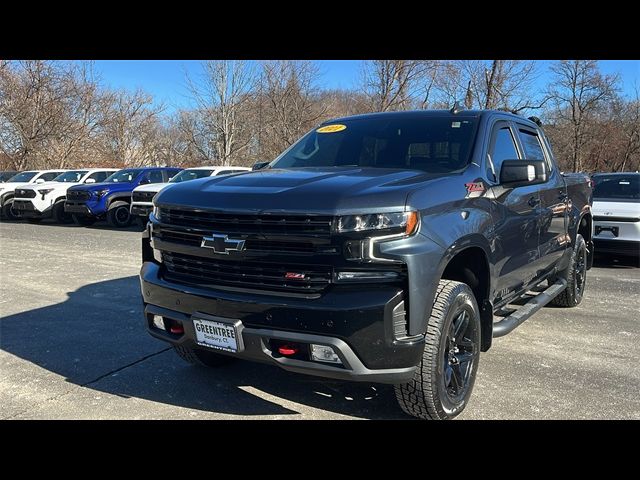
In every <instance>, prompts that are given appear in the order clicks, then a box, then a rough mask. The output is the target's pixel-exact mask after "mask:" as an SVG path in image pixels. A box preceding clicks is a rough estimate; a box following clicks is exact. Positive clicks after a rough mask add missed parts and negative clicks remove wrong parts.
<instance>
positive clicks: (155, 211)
mask: <svg viewBox="0 0 640 480" xmlns="http://www.w3.org/2000/svg"><path fill="white" fill-rule="evenodd" d="M151 215H153V216H154V217H155V218H156V220H160V209H159V208H158V207H156V206H155V205H154V206H153V210H151Z"/></svg>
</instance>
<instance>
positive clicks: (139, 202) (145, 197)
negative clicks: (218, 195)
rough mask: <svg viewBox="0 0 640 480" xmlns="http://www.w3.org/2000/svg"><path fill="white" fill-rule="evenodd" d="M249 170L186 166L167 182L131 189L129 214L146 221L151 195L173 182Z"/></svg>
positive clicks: (244, 168) (151, 199) (151, 207)
mask: <svg viewBox="0 0 640 480" xmlns="http://www.w3.org/2000/svg"><path fill="white" fill-rule="evenodd" d="M248 170H251V169H250V168H246V167H194V168H187V169H185V170H183V171H181V172H180V173H178V174H177V175H176V176H175V177H173V178H172V179H171V180H169V182H167V183H152V184H151V185H140V186H139V187H136V188H134V189H133V193H132V194H131V215H132V216H134V217H137V218H140V219H141V220H142V221H143V222H145V223H146V221H147V219H148V218H149V214H150V213H151V210H152V209H153V197H155V195H156V193H158V192H159V191H160V190H162V189H163V188H164V187H167V186H169V185H172V184H174V183H181V182H186V181H189V180H196V179H198V178H202V177H214V176H216V175H229V174H231V173H239V172H245V171H248Z"/></svg>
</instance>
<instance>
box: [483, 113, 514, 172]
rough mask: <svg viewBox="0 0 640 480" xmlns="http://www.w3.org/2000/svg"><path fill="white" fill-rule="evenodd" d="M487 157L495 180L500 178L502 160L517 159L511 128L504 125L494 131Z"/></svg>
mask: <svg viewBox="0 0 640 480" xmlns="http://www.w3.org/2000/svg"><path fill="white" fill-rule="evenodd" d="M489 158H490V159H491V164H492V165H493V171H494V173H495V180H498V179H499V178H500V168H502V162H504V161H505V160H517V159H518V158H519V156H518V150H516V144H515V142H514V141H513V135H511V129H510V128H509V127H507V126H504V127H502V128H500V129H499V130H498V131H496V133H495V139H494V141H493V145H492V147H491V150H490V151H489Z"/></svg>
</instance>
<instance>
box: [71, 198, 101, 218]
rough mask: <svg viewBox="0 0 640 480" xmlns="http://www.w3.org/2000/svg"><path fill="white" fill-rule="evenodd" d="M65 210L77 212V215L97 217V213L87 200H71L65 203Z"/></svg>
mask: <svg viewBox="0 0 640 480" xmlns="http://www.w3.org/2000/svg"><path fill="white" fill-rule="evenodd" d="M64 211H65V212H66V213H75V214H76V215H85V216H88V217H95V216H97V214H95V213H94V212H93V210H92V209H91V208H90V206H89V205H88V204H87V203H85V202H70V201H68V200H67V201H66V202H65V203H64Z"/></svg>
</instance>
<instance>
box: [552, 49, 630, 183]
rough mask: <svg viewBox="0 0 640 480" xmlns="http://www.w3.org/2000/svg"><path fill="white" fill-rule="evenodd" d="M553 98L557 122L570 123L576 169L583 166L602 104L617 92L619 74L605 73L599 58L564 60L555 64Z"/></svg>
mask: <svg viewBox="0 0 640 480" xmlns="http://www.w3.org/2000/svg"><path fill="white" fill-rule="evenodd" d="M551 72H552V75H553V76H552V82H551V85H550V87H549V89H548V93H549V97H550V98H551V100H552V102H553V105H554V106H555V112H554V116H555V117H556V119H557V121H560V122H567V123H568V124H569V126H570V128H569V133H570V156H571V166H572V168H573V171H575V172H578V171H581V170H582V168H583V164H582V158H583V155H584V150H585V147H586V145H587V143H588V142H589V141H590V135H589V129H590V127H591V126H592V123H593V121H594V120H595V114H596V112H597V111H598V108H599V107H600V105H601V104H602V103H603V102H605V101H606V100H610V99H612V97H613V94H614V93H615V92H616V88H617V87H616V85H617V82H618V76H617V75H602V74H601V73H600V71H599V69H598V63H597V62H596V61H595V60H562V61H559V62H557V63H554V64H553V65H552V66H551Z"/></svg>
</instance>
